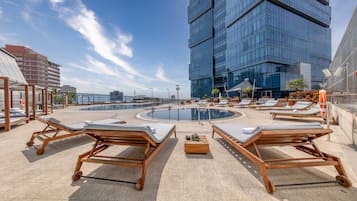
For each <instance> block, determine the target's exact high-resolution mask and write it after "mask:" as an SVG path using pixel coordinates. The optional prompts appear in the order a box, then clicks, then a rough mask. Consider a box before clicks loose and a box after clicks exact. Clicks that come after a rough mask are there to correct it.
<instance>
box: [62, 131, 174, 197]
mask: <svg viewBox="0 0 357 201" xmlns="http://www.w3.org/2000/svg"><path fill="white" fill-rule="evenodd" d="M177 142H178V139H177V138H170V139H169V140H168V141H167V143H166V144H165V145H164V147H162V149H161V150H160V151H159V153H158V154H157V155H156V156H155V157H154V159H153V160H152V161H151V162H150V163H149V166H148V169H147V174H146V178H145V185H144V189H143V190H142V191H138V190H136V189H135V185H134V184H127V183H119V182H113V181H103V180H98V179H90V178H81V179H80V180H78V181H76V182H72V185H73V186H77V187H79V188H78V190H76V191H75V192H73V193H72V194H71V195H70V197H69V198H68V200H73V201H74V200H145V201H146V200H148V201H150V200H156V198H157V194H158V190H159V186H160V181H161V175H162V173H163V170H164V168H165V165H166V163H167V161H168V159H169V158H170V156H171V154H172V152H173V150H174V148H175V147H176V144H177ZM118 147H119V146H116V148H118ZM113 148H115V147H113ZM109 149H110V148H109ZM109 149H108V151H109ZM118 150H119V148H118ZM106 151H107V150H106ZM143 151H144V149H143V148H142V147H128V148H125V149H124V150H122V151H121V152H120V153H119V154H117V155H116V156H117V157H128V156H130V157H140V156H142V153H143ZM86 165H91V164H88V163H84V164H83V167H82V170H81V171H83V175H84V176H90V177H99V178H108V179H113V180H122V181H133V182H136V181H137V179H138V178H140V176H141V168H133V167H124V166H115V165H104V164H100V166H99V167H98V168H96V169H95V170H93V171H92V172H90V173H88V172H86V171H85V166H86Z"/></svg>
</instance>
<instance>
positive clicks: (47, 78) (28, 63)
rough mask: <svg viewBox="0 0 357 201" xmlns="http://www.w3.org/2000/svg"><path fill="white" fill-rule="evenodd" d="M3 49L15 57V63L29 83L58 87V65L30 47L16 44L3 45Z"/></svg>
mask: <svg viewBox="0 0 357 201" xmlns="http://www.w3.org/2000/svg"><path fill="white" fill-rule="evenodd" d="M5 50H7V51H8V52H10V53H11V54H13V55H14V56H15V57H16V62H17V65H18V66H19V67H20V70H21V72H22V74H23V75H24V77H25V79H26V81H27V82H28V83H29V84H35V85H38V86H41V87H49V88H59V87H60V69H59V67H60V65H58V64H56V63H53V62H51V61H48V59H47V57H46V56H43V55H41V54H39V53H37V52H35V51H33V50H32V49H30V48H27V47H24V46H17V45H5Z"/></svg>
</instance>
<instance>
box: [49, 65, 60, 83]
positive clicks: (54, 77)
mask: <svg viewBox="0 0 357 201" xmlns="http://www.w3.org/2000/svg"><path fill="white" fill-rule="evenodd" d="M47 67H48V74H47V80H48V81H47V86H48V87H49V88H56V89H59V88H60V85H61V81H60V77H61V74H60V67H61V66H60V65H59V64H56V63H54V62H52V61H48V66H47Z"/></svg>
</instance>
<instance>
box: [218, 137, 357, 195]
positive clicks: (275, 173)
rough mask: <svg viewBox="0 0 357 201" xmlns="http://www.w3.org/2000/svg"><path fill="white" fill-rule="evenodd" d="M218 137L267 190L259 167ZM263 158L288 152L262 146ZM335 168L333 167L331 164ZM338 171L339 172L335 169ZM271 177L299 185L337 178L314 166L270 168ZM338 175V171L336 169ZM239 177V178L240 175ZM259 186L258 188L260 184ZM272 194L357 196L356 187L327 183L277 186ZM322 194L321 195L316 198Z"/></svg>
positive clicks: (280, 182)
mask: <svg viewBox="0 0 357 201" xmlns="http://www.w3.org/2000/svg"><path fill="white" fill-rule="evenodd" d="M216 140H217V141H218V142H219V143H220V144H222V145H223V147H224V148H225V149H226V150H227V151H228V152H229V153H230V154H232V156H233V157H235V158H236V159H237V160H238V161H240V163H241V164H242V165H243V166H244V168H246V169H247V170H248V171H249V172H250V173H251V174H252V175H254V177H255V178H256V179H257V180H258V181H259V182H260V183H261V184H262V186H263V188H261V189H263V190H265V187H264V184H263V180H262V178H261V173H260V170H259V167H258V166H257V165H255V164H254V163H253V162H251V161H250V160H249V159H248V158H246V157H245V156H244V155H243V154H241V153H240V152H239V151H237V150H236V149H235V148H233V147H232V146H231V145H230V144H228V143H227V142H225V141H224V140H223V139H222V138H216ZM261 154H262V157H263V158H269V159H273V158H282V157H288V155H287V154H285V153H283V152H282V151H279V150H278V149H276V148H264V149H261ZM329 168H332V170H334V167H332V166H331V167H329ZM335 172H336V171H335ZM268 175H269V179H270V180H271V181H272V183H273V184H274V185H281V184H283V185H284V184H296V183H308V182H325V181H335V178H334V177H332V176H331V175H328V174H326V173H324V172H323V171H321V170H319V169H317V168H314V167H311V168H293V169H270V170H268ZM336 175H337V172H336ZM237 179H239V178H237ZM257 189H260V188H258V186H257ZM271 195H272V196H273V197H275V198H278V199H279V200H289V201H292V200H304V201H309V200H311V201H315V200H346V201H347V200H351V197H357V189H356V188H355V187H350V188H344V187H342V186H340V185H339V184H337V183H328V184H313V185H293V186H288V187H277V190H276V192H274V194H271ZM316 195H320V197H318V198H317V197H316Z"/></svg>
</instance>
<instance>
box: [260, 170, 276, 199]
mask: <svg viewBox="0 0 357 201" xmlns="http://www.w3.org/2000/svg"><path fill="white" fill-rule="evenodd" d="M259 168H260V172H261V174H262V177H263V182H264V186H265V189H266V190H267V191H268V193H274V192H275V190H276V189H275V186H274V185H273V184H272V183H271V181H270V180H269V177H268V171H267V169H266V167H265V165H264V164H260V165H259Z"/></svg>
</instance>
